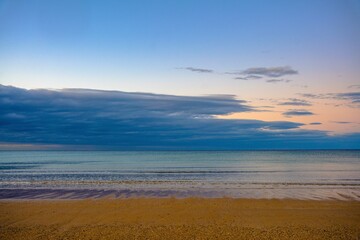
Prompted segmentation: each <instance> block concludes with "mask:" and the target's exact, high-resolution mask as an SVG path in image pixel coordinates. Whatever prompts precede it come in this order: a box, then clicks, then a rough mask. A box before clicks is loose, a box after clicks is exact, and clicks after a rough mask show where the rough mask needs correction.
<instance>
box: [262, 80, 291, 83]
mask: <svg viewBox="0 0 360 240" xmlns="http://www.w3.org/2000/svg"><path fill="white" fill-rule="evenodd" d="M291 81H292V80H288V79H269V80H266V82H268V83H279V82H284V83H289V82H291Z"/></svg>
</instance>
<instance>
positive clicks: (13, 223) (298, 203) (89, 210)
mask: <svg viewBox="0 0 360 240" xmlns="http://www.w3.org/2000/svg"><path fill="white" fill-rule="evenodd" d="M359 236H360V202H359V201H339V200H327V201H324V200H294V199H234V198H182V199H180V198H128V199H113V198H99V199H82V200H80V199H56V200H54V199H52V200H40V199H36V200H29V199H27V200H1V201H0V239H24V237H25V238H26V239H66V238H68V239H217V238H218V239H290V238H291V239H358V237H359Z"/></svg>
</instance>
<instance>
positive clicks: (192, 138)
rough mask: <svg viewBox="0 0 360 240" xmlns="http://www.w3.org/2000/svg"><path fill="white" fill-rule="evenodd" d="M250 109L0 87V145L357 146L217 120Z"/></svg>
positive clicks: (217, 99)
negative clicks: (218, 117) (223, 115)
mask: <svg viewBox="0 0 360 240" xmlns="http://www.w3.org/2000/svg"><path fill="white" fill-rule="evenodd" d="M247 111H254V109H253V108H252V107H251V106H249V105H248V104H247V102H245V101H242V100H237V99H235V97H234V96H232V95H215V96H203V97H183V96H171V95H159V94H149V93H127V92H119V91H100V90H89V89H63V90H25V89H21V88H15V87H10V86H2V85H0V124H1V128H0V142H1V143H3V145H4V144H35V145H40V146H41V145H44V146H45V145H52V144H54V145H60V146H63V149H84V148H87V149H99V150H107V149H109V150H170V149H176V150H200V149H201V150H228V149H303V148H305V149H306V148H358V147H359V143H360V134H349V135H341V136H329V135H327V133H326V132H322V131H310V130H302V129H299V127H300V126H302V125H303V124H301V123H296V122H290V121H276V122H265V121H259V120H222V119H216V118H214V115H218V114H229V113H233V112H247Z"/></svg>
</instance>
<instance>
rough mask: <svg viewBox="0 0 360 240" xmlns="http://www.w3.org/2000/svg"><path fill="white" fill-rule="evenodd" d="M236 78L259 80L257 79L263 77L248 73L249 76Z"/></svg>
mask: <svg viewBox="0 0 360 240" xmlns="http://www.w3.org/2000/svg"><path fill="white" fill-rule="evenodd" d="M234 79H237V80H257V79H262V77H260V76H255V75H248V76H245V77H236V78H234Z"/></svg>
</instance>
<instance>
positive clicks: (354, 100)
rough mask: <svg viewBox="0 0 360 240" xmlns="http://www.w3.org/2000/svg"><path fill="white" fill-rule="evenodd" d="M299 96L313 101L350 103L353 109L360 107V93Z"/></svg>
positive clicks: (303, 94)
mask: <svg viewBox="0 0 360 240" xmlns="http://www.w3.org/2000/svg"><path fill="white" fill-rule="evenodd" d="M298 95H300V96H302V97H304V98H312V99H333V100H344V101H349V102H350V105H349V106H353V107H360V92H344V93H320V94H314V93H299V94H298Z"/></svg>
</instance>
